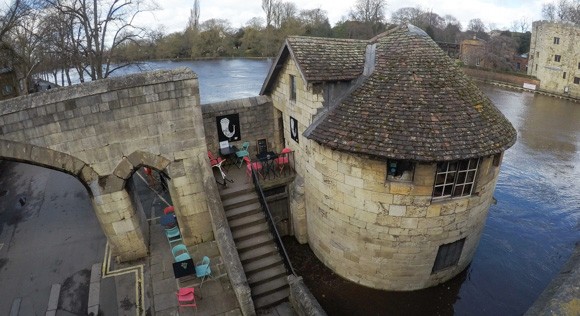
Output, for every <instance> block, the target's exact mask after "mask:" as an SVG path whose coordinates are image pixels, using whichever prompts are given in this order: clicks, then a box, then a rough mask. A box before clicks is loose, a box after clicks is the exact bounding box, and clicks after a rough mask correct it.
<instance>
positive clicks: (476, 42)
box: [460, 36, 486, 67]
mask: <svg viewBox="0 0 580 316" xmlns="http://www.w3.org/2000/svg"><path fill="white" fill-rule="evenodd" d="M485 43H486V42H485V41H484V40H482V39H480V38H477V37H475V36H473V38H470V39H466V40H463V41H461V45H460V58H461V61H462V62H463V63H464V64H465V65H467V66H476V67H485Z"/></svg>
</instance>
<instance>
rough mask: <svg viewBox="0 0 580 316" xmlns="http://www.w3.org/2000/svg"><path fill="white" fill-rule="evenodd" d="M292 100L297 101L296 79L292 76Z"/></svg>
mask: <svg viewBox="0 0 580 316" xmlns="http://www.w3.org/2000/svg"><path fill="white" fill-rule="evenodd" d="M290 100H291V101H296V77H294V76H293V75H290Z"/></svg>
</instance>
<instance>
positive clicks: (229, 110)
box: [202, 96, 281, 159]
mask: <svg viewBox="0 0 580 316" xmlns="http://www.w3.org/2000/svg"><path fill="white" fill-rule="evenodd" d="M202 111H203V126H204V129H205V139H206V140H207V147H208V150H211V151H212V152H213V153H214V154H215V155H217V154H218V152H219V141H218V131H217V121H216V118H217V117H218V116H222V115H229V114H236V113H237V114H239V117H240V126H238V128H240V129H241V138H242V139H241V140H237V141H230V144H231V145H235V146H237V147H238V148H239V147H241V146H242V143H243V142H245V141H249V142H250V147H249V151H250V158H252V159H254V157H255V154H256V153H257V152H256V141H257V140H258V139H263V138H265V139H266V140H267V142H268V148H269V149H271V150H274V151H277V152H279V151H280V150H281V148H279V147H278V146H276V142H275V140H274V138H273V135H274V121H273V120H272V116H273V114H272V113H273V109H272V102H271V101H270V98H268V97H265V96H257V97H251V98H244V99H237V100H229V101H224V102H216V103H208V104H203V105H202Z"/></svg>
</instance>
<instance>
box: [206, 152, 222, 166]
mask: <svg viewBox="0 0 580 316" xmlns="http://www.w3.org/2000/svg"><path fill="white" fill-rule="evenodd" d="M207 157H208V158H209V163H210V165H211V166H212V167H213V166H215V165H217V164H219V163H220V162H222V161H223V159H222V157H216V156H214V155H213V154H212V153H211V151H210V150H208V151H207Z"/></svg>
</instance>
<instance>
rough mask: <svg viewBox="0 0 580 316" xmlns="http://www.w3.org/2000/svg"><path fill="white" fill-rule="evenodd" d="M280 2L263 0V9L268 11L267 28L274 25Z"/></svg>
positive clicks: (265, 11)
mask: <svg viewBox="0 0 580 316" xmlns="http://www.w3.org/2000/svg"><path fill="white" fill-rule="evenodd" d="M278 2H279V1H277V0H262V10H264V13H266V28H267V27H270V25H272V19H273V18H274V14H275V12H276V6H277V4H278Z"/></svg>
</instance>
